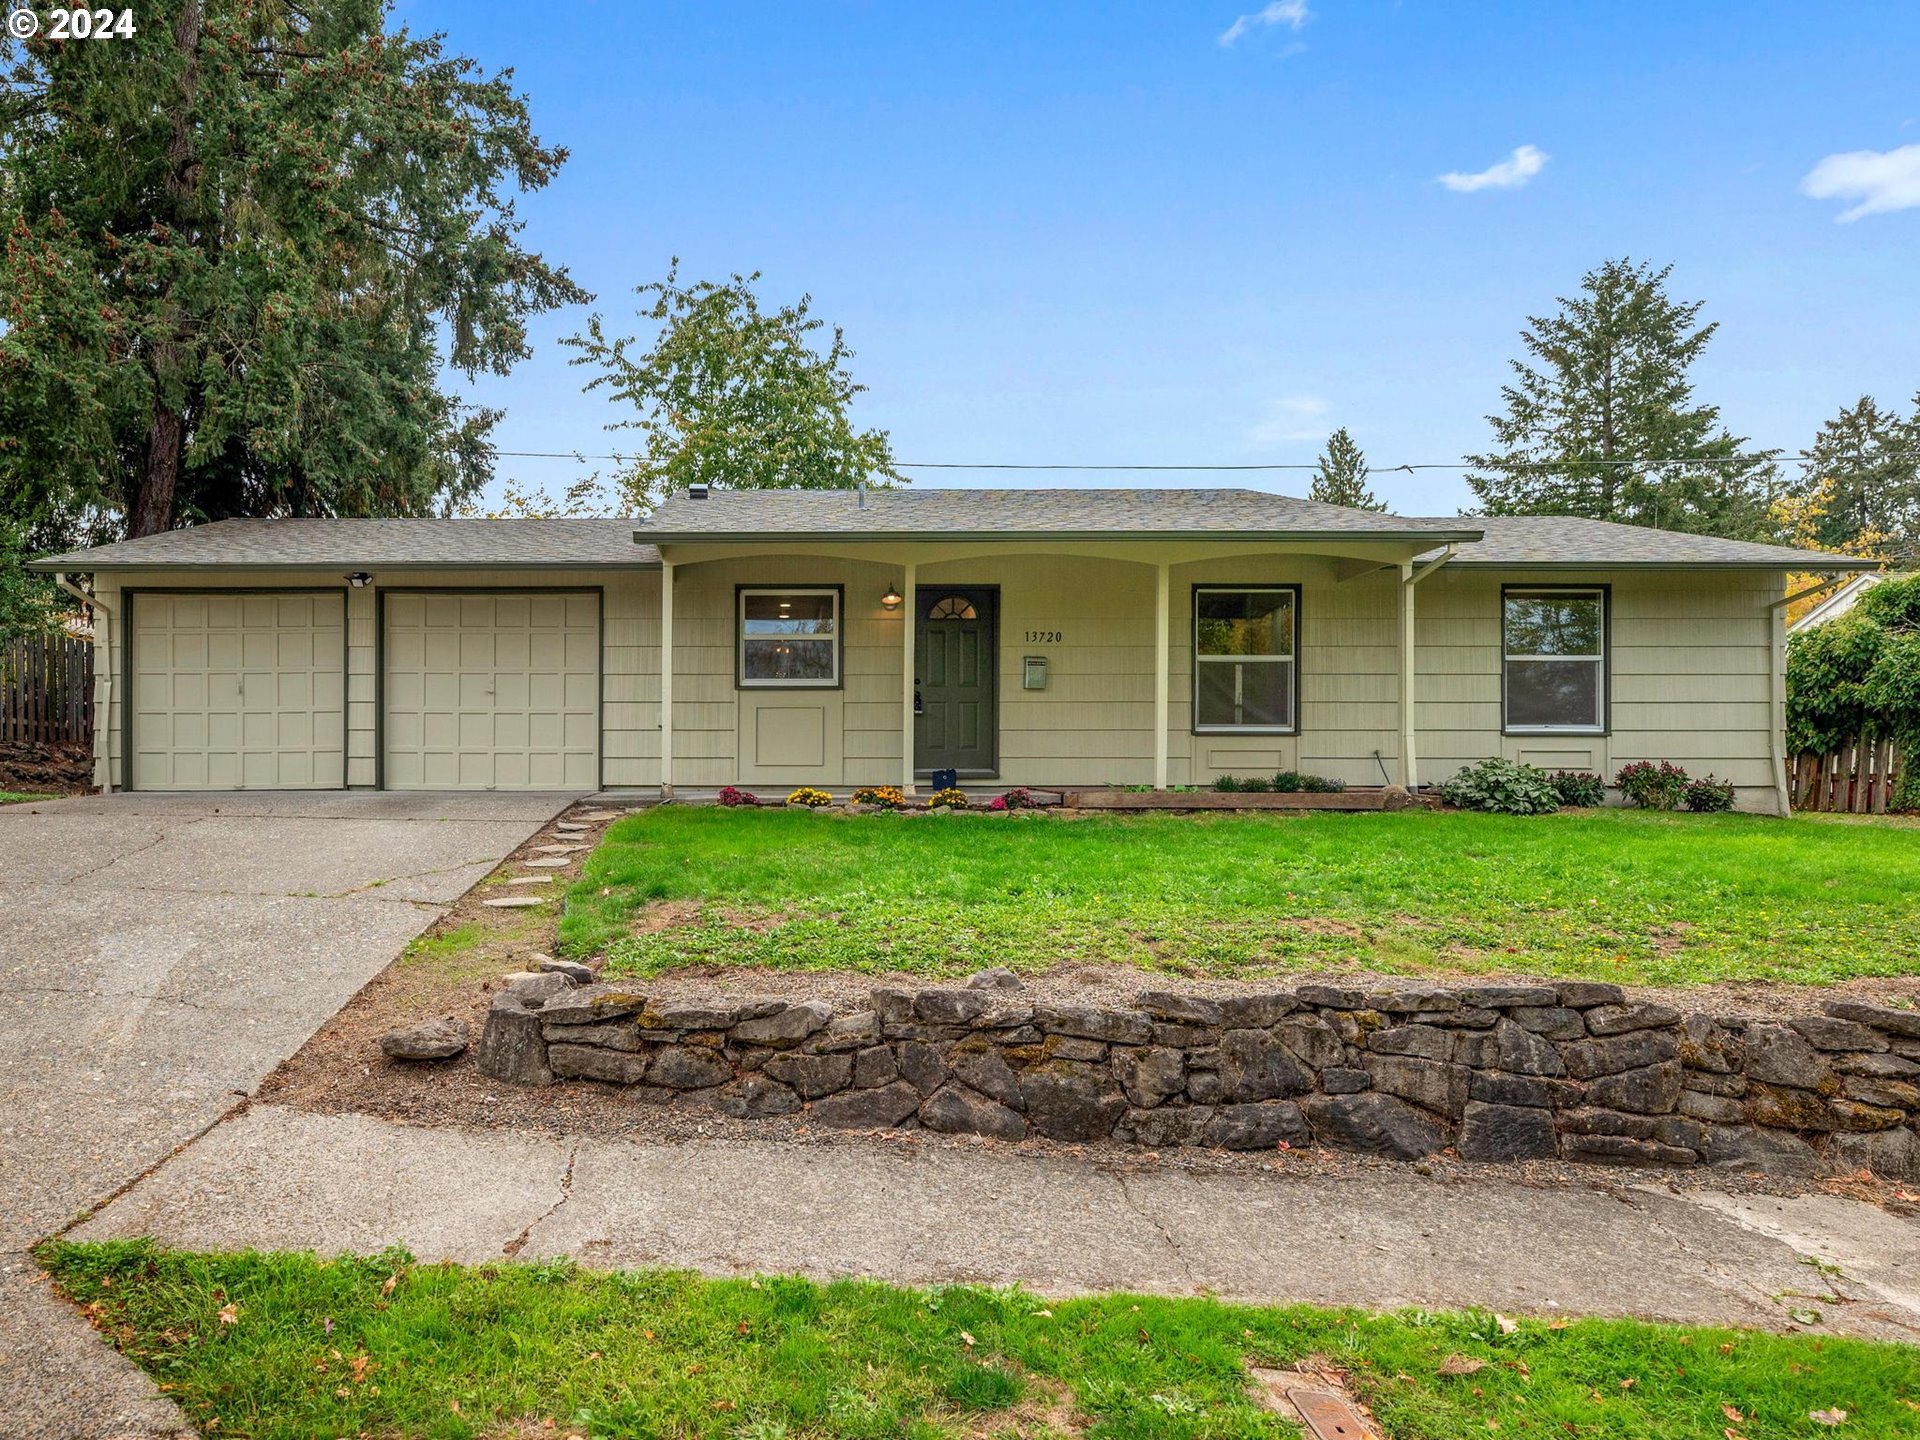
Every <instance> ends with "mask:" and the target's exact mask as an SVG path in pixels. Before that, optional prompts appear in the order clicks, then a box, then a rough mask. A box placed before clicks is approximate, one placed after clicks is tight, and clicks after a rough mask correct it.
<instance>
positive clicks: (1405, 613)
mask: <svg viewBox="0 0 1920 1440" xmlns="http://www.w3.org/2000/svg"><path fill="white" fill-rule="evenodd" d="M1418 578H1419V577H1418V576H1416V575H1415V574H1414V572H1413V562H1412V561H1411V560H1406V561H1403V562H1401V565H1400V783H1401V784H1402V785H1404V786H1405V787H1406V788H1407V791H1408V793H1409V794H1411V793H1412V792H1413V791H1414V790H1415V789H1417V788H1418V786H1419V777H1420V763H1419V757H1418V756H1416V755H1415V754H1414V724H1413V592H1414V588H1415V581H1416V580H1417V579H1418Z"/></svg>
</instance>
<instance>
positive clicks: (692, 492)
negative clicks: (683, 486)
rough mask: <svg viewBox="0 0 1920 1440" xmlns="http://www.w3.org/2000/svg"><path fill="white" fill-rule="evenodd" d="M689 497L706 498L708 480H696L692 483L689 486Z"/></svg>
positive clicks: (691, 498)
mask: <svg viewBox="0 0 1920 1440" xmlns="http://www.w3.org/2000/svg"><path fill="white" fill-rule="evenodd" d="M687 498H688V499H689V500H704V499H706V498H707V482H706V481H704V480H696V481H694V482H693V483H692V484H691V485H689V486H687Z"/></svg>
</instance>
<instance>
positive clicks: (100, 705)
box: [53, 573, 114, 795]
mask: <svg viewBox="0 0 1920 1440" xmlns="http://www.w3.org/2000/svg"><path fill="white" fill-rule="evenodd" d="M53 583H54V584H55V585H57V586H58V587H59V588H60V589H62V590H64V591H65V592H66V593H67V594H69V595H71V596H73V598H74V599H76V600H78V601H79V602H80V603H81V604H82V605H85V606H86V607H87V608H88V609H89V610H91V611H93V613H94V614H95V616H97V617H98V620H99V624H100V627H101V628H100V634H99V636H98V637H96V639H95V640H94V647H93V648H94V656H95V663H94V667H93V673H94V679H95V681H96V683H97V684H98V687H99V690H100V694H99V695H98V696H97V697H96V699H95V701H94V718H93V739H94V744H95V745H96V746H97V745H99V743H100V735H101V732H102V731H106V733H107V736H108V744H107V747H106V749H107V753H106V754H105V755H102V756H99V757H98V759H99V764H100V774H101V781H100V793H101V794H103V795H111V794H112V793H113V754H112V751H113V745H112V730H111V729H110V725H111V722H112V720H113V671H114V666H113V609H112V607H111V606H109V605H108V604H107V603H106V602H105V601H104V600H102V599H101V598H100V597H99V596H98V595H95V594H94V593H93V592H92V591H89V590H82V589H81V588H80V587H79V586H78V585H76V584H74V583H73V581H71V580H69V579H68V578H67V577H66V575H65V574H64V573H57V574H55V575H54V577H53ZM102 650H105V651H106V657H107V663H106V664H105V665H102V664H100V663H99V655H100V652H101V651H102Z"/></svg>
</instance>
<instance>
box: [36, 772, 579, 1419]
mask: <svg viewBox="0 0 1920 1440" xmlns="http://www.w3.org/2000/svg"><path fill="white" fill-rule="evenodd" d="M574 798H575V797H573V796H571V795H552V794H548V795H506V794H475V795H437V794H436V795H407V794H371V793H369V794H355V793H346V794H342V793H324V794H312V795H299V794H286V793H273V794H268V793H261V794H248V795H217V796H185V795H116V796H93V797H87V798H83V799H75V800H61V801H53V802H47V803H43V804H34V805H14V806H4V807H0V1413H12V1414H19V1415H32V1416H34V1418H35V1433H36V1434H41V1435H45V1436H75V1437H81V1436H84V1437H95V1436H101V1437H104V1436H115V1437H137V1436H146V1435H165V1434H169V1433H177V1432H178V1431H179V1427H180V1418H179V1415H178V1412H176V1411H175V1410H174V1409H173V1407H172V1405H171V1404H169V1403H168V1402H166V1401H164V1400H162V1399H161V1397H160V1396H159V1395H158V1394H157V1393H156V1392H155V1391H154V1390H153V1389H152V1387H151V1385H149V1384H148V1382H147V1381H146V1380H145V1378H144V1377H143V1376H141V1375H140V1374H139V1373H138V1372H137V1371H135V1370H134V1369H133V1368H132V1367H131V1366H129V1365H127V1364H125V1363H124V1362H122V1361H120V1360H119V1359H118V1357H117V1356H115V1355H114V1354H113V1352H112V1351H110V1350H108V1349H107V1348H106V1347H105V1346H103V1345H101V1344H99V1343H98V1342H97V1341H96V1340H95V1338H94V1336H93V1334H92V1332H91V1331H90V1330H88V1329H87V1328H86V1327H85V1326H84V1325H83V1324H81V1323H80V1322H79V1321H78V1320H77V1319H75V1318H74V1317H73V1316H71V1315H70V1314H69V1313H67V1312H66V1311H65V1309H64V1308H63V1307H61V1306H59V1305H57V1304H56V1303H54V1302H52V1301H51V1300H49V1299H48V1298H47V1297H46V1296H45V1294H44V1291H42V1290H40V1289H39V1288H38V1287H37V1286H36V1285H35V1284H34V1283H33V1282H32V1278H31V1277H32V1275H33V1273H34V1267H33V1265H32V1262H31V1261H30V1260H28V1259H27V1258H26V1257H25V1256H24V1254H23V1253H22V1252H23V1251H24V1249H25V1247H26V1246H28V1245H30V1244H32V1243H33V1242H35V1241H36V1240H38V1239H40V1238H41V1237H43V1236H45V1235H46V1234H48V1233H49V1232H51V1231H53V1230H56V1229H58V1228H59V1227H60V1226H61V1225H62V1224H64V1223H65V1222H66V1221H67V1220H69V1219H70V1218H72V1217H73V1216H74V1215H75V1214H76V1213H77V1212H79V1211H81V1210H84V1209H86V1208H88V1207H90V1206H93V1205H95V1204H98V1203H99V1202H100V1201H102V1200H104V1199H106V1198H107V1197H108V1196H109V1195H111V1194H113V1193H114V1192H115V1191H116V1190H117V1189H118V1188H120V1187H121V1186H122V1185H124V1184H126V1183H127V1182H129V1181H131V1180H133V1179H134V1178H136V1177H137V1176H139V1175H140V1174H141V1173H143V1172H144V1171H146V1170H148V1169H149V1168H151V1167H152V1166H154V1165H156V1164H157V1163H159V1162H160V1161H161V1160H163V1159H165V1158H166V1156H167V1155H168V1154H170V1153H171V1152H172V1151H173V1150H174V1149H175V1147H177V1146H179V1145H181V1144H183V1143H185V1142H187V1141H189V1140H191V1139H192V1138H193V1137H194V1136H196V1135H198V1134H199V1133H201V1132H202V1131H203V1130H205V1129H206V1128H207V1127H208V1126H209V1125H211V1124H212V1123H213V1122H214V1121H216V1120H217V1119H219V1117H220V1116H221V1115H223V1114H224V1113H226V1111H227V1110H228V1109H229V1108H230V1107H231V1106H232V1105H233V1104H234V1103H235V1102H236V1100H238V1099H239V1097H240V1096H242V1095H245V1094H247V1093H249V1092H250V1091H251V1090H252V1089H253V1087H254V1086H255V1085H256V1084H258V1082H259V1081H260V1080H261V1079H262V1078H263V1077H264V1076H265V1075H267V1074H268V1073H269V1072H270V1071H271V1070H272V1069H273V1068H274V1067H275V1066H276V1065H278V1064H279V1063H280V1062H281V1061H282V1060H283V1059H285V1058H286V1057H287V1056H288V1055H290V1054H292V1053H293V1051H295V1050H296V1049H298V1048H299V1047H300V1045H301V1044H302V1043H303V1042H304V1041H305V1040H306V1038H307V1037H308V1036H309V1035H311V1034H312V1033H313V1032H314V1030H316V1029H317V1028H318V1027H319V1026H320V1025H321V1024H322V1023H323V1022H324V1021H325V1020H326V1019H327V1018H328V1017H329V1016H331V1015H332V1014H333V1013H334V1011H336V1010H337V1009H339V1008H340V1006H341V1005H342V1004H344V1003H345V1002H346V1000H347V999H348V998H349V997H350V996H352V995H353V994H354V992H355V991H357V990H358V989H359V988H360V987H361V986H362V985H364V984H365V983H366V982H367V981H368V979H370V978H371V977H372V976H373V975H374V974H375V973H377V972H378V971H379V970H380V969H381V968H382V967H383V966H385V965H386V964H387V962H388V961H390V960H391V959H392V958H393V957H394V955H395V954H396V953H397V952H398V951H399V950H400V948H401V947H402V946H403V945H405V944H406V942H407V941H408V940H410V939H411V938H412V937H413V936H415V935H416V934H418V933H419V932H420V931H421V930H423V929H425V928H426V926H427V925H429V924H431V923H432V921H433V920H434V919H435V917H437V916H438V915H439V914H441V913H442V910H443V909H444V907H445V906H446V905H447V904H449V903H450V902H452V901H453V900H455V899H457V898H459V896H460V895H461V894H462V893H463V892H464V891H466V890H467V889H468V888H469V887H470V886H472V885H473V884H474V883H475V882H476V881H477V880H479V879H480V878H481V877H482V876H484V875H485V874H486V873H487V872H488V871H489V870H491V869H492V868H493V867H494V866H495V865H496V864H498V863H499V861H500V859H501V858H502V857H503V856H505V855H506V854H508V853H509V852H510V851H512V850H513V849H515V848H516V847H517V846H518V845H520V844H521V843H522V842H523V841H524V840H525V839H526V838H527V837H528V836H529V835H530V834H532V833H533V831H534V830H536V829H538V828H539V826H540V825H542V824H543V823H544V822H545V821H547V820H548V819H549V818H551V817H552V816H553V815H554V814H555V813H556V812H557V811H559V810H560V809H561V808H562V807H563V806H564V805H566V804H567V803H568V802H569V801H570V800H572V799H574Z"/></svg>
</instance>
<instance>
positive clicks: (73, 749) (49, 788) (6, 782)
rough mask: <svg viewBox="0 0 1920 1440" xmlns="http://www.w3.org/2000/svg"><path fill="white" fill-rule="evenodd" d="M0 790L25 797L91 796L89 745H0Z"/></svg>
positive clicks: (91, 773) (91, 778) (91, 777)
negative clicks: (24, 794) (11, 791)
mask: <svg viewBox="0 0 1920 1440" xmlns="http://www.w3.org/2000/svg"><path fill="white" fill-rule="evenodd" d="M0 790H13V791H19V792H24V793H26V794H29V795H88V794H91V793H92V792H93V747H92V746H91V745H30V744H27V743H26V742H24V741H21V742H17V743H7V744H0Z"/></svg>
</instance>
